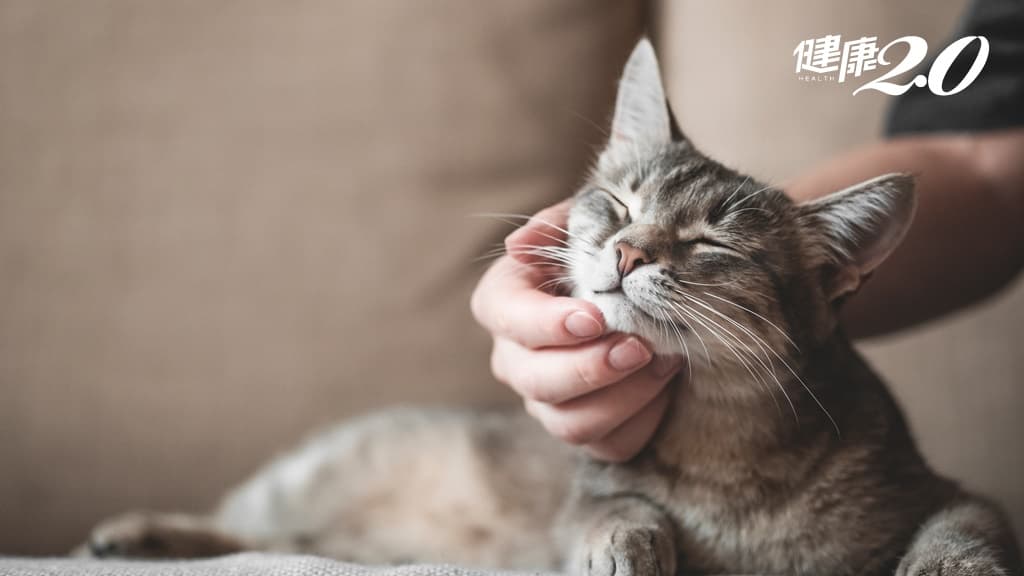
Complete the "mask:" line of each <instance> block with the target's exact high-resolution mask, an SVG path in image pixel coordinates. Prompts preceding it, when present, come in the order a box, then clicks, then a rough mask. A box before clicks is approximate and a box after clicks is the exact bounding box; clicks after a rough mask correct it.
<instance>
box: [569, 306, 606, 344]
mask: <svg viewBox="0 0 1024 576" xmlns="http://www.w3.org/2000/svg"><path fill="white" fill-rule="evenodd" d="M565 329H566V330H568V331H569V333H570V334H572V335H573V336H575V337H577V338H593V337H595V336H600V335H601V332H602V331H603V330H604V327H602V326H601V323H600V322H598V321H597V319H596V318H594V317H593V316H591V315H590V314H587V313H586V312H580V311H576V312H573V313H572V314H569V317H568V318H566V319H565Z"/></svg>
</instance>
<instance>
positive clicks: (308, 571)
mask: <svg viewBox="0 0 1024 576" xmlns="http://www.w3.org/2000/svg"><path fill="white" fill-rule="evenodd" d="M58 574H59V575H67V576H499V575H505V576H512V575H513V574H522V573H511V572H493V571H485V570H470V569H466V568H456V567H454V566H381V567H369V566H359V565H356V564H346V563H344V562H337V561H334V560H327V559H325V558H316V557H313V556H287V555H280V554H262V553H256V552H249V553H245V554H235V555H232V556H223V557H220V558H213V559H209V560H175V561H170V560H169V561H159V562H153V561H123V560H120V561H118V560H89V559H82V558H0V576H44V575H45V576H53V575H58Z"/></svg>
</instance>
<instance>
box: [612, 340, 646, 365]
mask: <svg viewBox="0 0 1024 576" xmlns="http://www.w3.org/2000/svg"><path fill="white" fill-rule="evenodd" d="M650 360H651V352H650V350H648V349H647V347H645V346H644V345H643V344H641V343H640V341H639V340H637V339H636V338H633V337H629V338H626V339H625V340H623V341H622V342H619V343H618V344H616V345H615V347H614V348H612V350H611V352H609V353H608V363H609V364H611V365H612V368H615V369H616V370H619V371H621V372H625V371H626V370H634V369H636V368H639V367H640V366H643V365H644V364H647V363H648V362H650Z"/></svg>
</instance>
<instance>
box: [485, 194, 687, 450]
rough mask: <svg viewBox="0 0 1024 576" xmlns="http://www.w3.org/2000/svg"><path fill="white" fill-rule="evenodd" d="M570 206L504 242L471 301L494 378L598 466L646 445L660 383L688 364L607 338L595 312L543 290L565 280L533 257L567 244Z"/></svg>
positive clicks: (660, 409) (660, 411)
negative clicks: (538, 250) (488, 341)
mask: <svg viewBox="0 0 1024 576" xmlns="http://www.w3.org/2000/svg"><path fill="white" fill-rule="evenodd" d="M570 206H571V200H566V201H564V202H562V203H560V204H556V205H554V206H551V207H549V208H546V209H544V210H542V211H540V212H538V213H537V214H536V215H535V216H534V217H533V218H532V219H531V220H530V221H529V222H528V223H527V224H526V225H524V226H523V227H522V228H520V229H518V230H516V231H515V232H513V233H512V234H510V235H509V236H508V237H507V238H506V239H505V248H506V255H505V256H503V257H502V258H500V259H499V260H498V261H497V262H495V264H494V265H493V266H492V267H491V268H490V269H489V270H488V271H487V273H486V274H485V275H484V277H483V278H482V279H481V280H480V284H479V285H477V288H476V291H475V292H474V293H473V299H472V309H473V315H474V316H475V317H476V319H477V321H478V322H480V324H481V325H483V326H484V328H486V329H487V330H488V331H489V332H490V333H491V335H492V336H493V337H494V349H493V353H492V354H491V370H492V371H493V372H494V375H495V377H497V378H498V380H500V381H501V382H503V383H505V384H507V385H508V386H510V387H511V388H512V389H513V390H514V391H515V392H516V393H517V394H519V395H520V396H522V398H523V400H524V403H525V406H526V410H527V412H528V413H529V414H530V415H531V416H533V417H534V418H536V419H537V420H538V421H540V423H541V424H542V425H543V426H544V428H545V429H547V431H548V432H549V433H550V434H552V435H553V436H555V437H556V438H559V439H561V440H562V441H564V442H567V443H570V444H575V445H580V446H583V447H584V449H585V450H586V451H587V452H588V453H589V454H590V455H591V456H593V457H594V458H597V459H600V460H607V461H613V462H622V461H625V460H629V459H630V458H632V457H633V456H635V455H636V454H637V453H638V452H639V451H640V450H641V449H642V448H643V447H644V445H645V444H646V443H647V441H648V440H650V438H651V436H652V435H653V434H654V431H655V429H656V428H657V426H658V423H659V422H660V421H661V418H662V416H663V415H664V413H665V409H666V408H667V406H668V396H669V391H668V389H667V388H666V384H667V383H668V382H669V381H670V380H671V379H672V377H673V376H675V375H676V374H677V373H678V372H679V368H680V366H681V365H682V363H683V361H684V359H683V358H681V357H678V356H664V357H662V356H658V357H655V356H653V355H652V353H651V351H650V349H649V348H648V346H647V345H646V344H645V343H644V342H643V341H641V340H640V339H639V338H637V337H636V336H632V335H629V334H621V333H611V334H606V333H605V324H604V318H603V316H602V315H601V312H600V310H598V308H597V306H595V305H594V304H592V303H590V302H587V301H585V300H580V299H576V298H569V297H565V296H556V295H553V294H550V293H548V292H545V291H544V290H543V289H542V287H543V286H544V285H545V284H546V283H550V282H551V280H552V274H558V273H561V272H564V270H560V269H559V268H558V266H557V265H552V264H551V263H550V261H545V259H544V258H543V257H541V256H537V255H536V254H535V253H533V254H531V250H530V249H531V248H534V247H538V246H559V245H561V244H562V243H564V241H565V239H566V234H565V231H564V228H565V227H566V224H567V219H568V213H569V208H570Z"/></svg>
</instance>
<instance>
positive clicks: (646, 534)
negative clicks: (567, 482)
mask: <svg viewBox="0 0 1024 576" xmlns="http://www.w3.org/2000/svg"><path fill="white" fill-rule="evenodd" d="M560 535H561V540H562V543H563V546H564V547H565V553H566V557H565V558H566V561H565V566H564V568H565V570H566V572H567V573H568V574H570V575H571V576H671V575H673V574H675V570H676V544H675V533H674V529H673V527H672V522H671V520H670V519H669V518H668V516H667V515H665V513H663V512H662V511H661V510H659V509H658V508H656V507H655V506H654V505H652V504H651V503H649V502H648V501H646V500H644V499H642V498H640V497H637V496H632V495H631V496H606V497H599V498H598V497H583V498H578V499H575V500H574V502H572V503H571V504H570V505H569V507H568V508H567V509H566V511H565V514H564V515H563V519H562V522H561V525H560Z"/></svg>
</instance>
